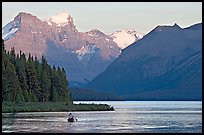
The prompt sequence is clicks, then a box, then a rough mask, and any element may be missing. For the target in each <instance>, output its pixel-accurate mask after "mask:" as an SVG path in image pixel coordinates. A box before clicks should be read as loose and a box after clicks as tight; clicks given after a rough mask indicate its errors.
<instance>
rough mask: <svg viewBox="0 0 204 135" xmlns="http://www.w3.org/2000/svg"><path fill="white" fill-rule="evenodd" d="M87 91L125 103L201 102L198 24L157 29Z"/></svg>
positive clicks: (116, 62)
mask: <svg viewBox="0 0 204 135" xmlns="http://www.w3.org/2000/svg"><path fill="white" fill-rule="evenodd" d="M87 88H90V89H96V90H98V91H102V92H110V93H114V94H117V95H122V96H123V97H124V98H126V99H127V100H202V23H199V24H195V25H192V26H190V27H188V28H184V29H182V28H180V27H179V26H178V25H177V24H175V25H174V26H157V27H156V28H155V29H153V30H152V31H151V32H150V33H148V34H147V35H146V36H144V37H143V38H142V39H141V40H139V41H138V42H136V43H134V44H132V45H130V46H128V47H127V48H125V49H124V50H123V51H122V53H121V55H120V56H119V57H118V58H117V59H116V60H115V61H114V62H113V63H112V64H111V65H109V66H108V68H107V70H105V71H104V72H103V73H101V74H99V75H98V76H97V77H96V78H94V79H93V80H92V81H91V82H90V83H89V84H88V86H87Z"/></svg>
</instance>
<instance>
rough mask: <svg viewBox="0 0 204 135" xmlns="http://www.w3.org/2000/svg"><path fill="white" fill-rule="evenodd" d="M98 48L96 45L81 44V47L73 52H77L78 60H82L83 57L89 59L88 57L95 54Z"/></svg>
mask: <svg viewBox="0 0 204 135" xmlns="http://www.w3.org/2000/svg"><path fill="white" fill-rule="evenodd" d="M98 50H99V48H98V47H97V46H96V45H93V44H89V45H86V46H82V48H81V49H79V50H77V51H75V54H77V57H78V59H79V61H82V60H83V59H87V60H90V58H91V57H92V56H93V55H94V54H96V53H97V52H98Z"/></svg>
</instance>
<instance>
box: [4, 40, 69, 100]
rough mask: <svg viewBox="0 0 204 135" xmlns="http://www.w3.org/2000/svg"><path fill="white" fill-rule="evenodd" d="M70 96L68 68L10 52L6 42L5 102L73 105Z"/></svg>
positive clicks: (13, 49) (43, 59) (12, 50)
mask: <svg viewBox="0 0 204 135" xmlns="http://www.w3.org/2000/svg"><path fill="white" fill-rule="evenodd" d="M70 95H71V94H70V91H69V90H68V81H67V80H66V73H65V70H64V68H60V67H55V66H53V67H51V66H49V65H48V63H47V61H46V59H45V58H44V56H42V59H41V61H39V60H37V58H36V57H35V58H33V56H31V55H29V57H28V58H26V56H25V54H24V53H22V52H21V53H20V54H15V48H12V49H11V51H6V50H5V45H4V41H3V40H2V102H50V101H52V102H69V101H72V100H71V96H70Z"/></svg>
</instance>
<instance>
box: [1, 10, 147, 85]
mask: <svg viewBox="0 0 204 135" xmlns="http://www.w3.org/2000/svg"><path fill="white" fill-rule="evenodd" d="M143 36H144V34H141V33H139V32H136V31H135V30H127V29H125V30H121V31H117V32H115V33H112V34H110V35H107V34H105V33H103V32H101V31H100V30H97V29H94V30H90V31H87V32H79V31H78V30H77V28H76V26H75V25H74V22H73V18H72V17H71V15H70V14H69V13H67V12H62V13H58V14H56V15H53V16H51V17H49V18H47V19H44V20H41V19H39V18H38V17H37V16H33V15H31V14H30V13H25V12H21V13H19V14H18V15H17V16H16V17H15V18H14V20H13V21H11V22H9V23H8V24H7V25H6V26H4V27H3V28H2V38H3V39H4V40H5V45H6V46H5V47H6V50H10V48H11V47H15V50H16V52H17V53H19V52H20V50H22V52H24V53H25V54H26V55H27V56H28V54H29V53H31V54H32V55H33V56H35V55H36V56H37V57H38V58H39V59H40V58H41V56H42V55H44V56H45V57H46V59H47V60H48V63H49V64H51V65H57V66H60V67H64V68H65V70H66V73H67V78H68V80H69V82H70V85H71V86H72V87H82V86H84V85H85V84H87V83H88V82H89V81H91V80H92V79H93V78H94V77H96V76H97V75H98V74H99V73H101V72H103V71H104V70H105V69H106V68H107V66H108V65H109V64H111V63H112V61H113V60H115V59H116V58H117V57H118V56H119V55H120V53H121V50H122V49H124V48H125V47H127V46H128V45H130V44H132V43H134V42H136V41H138V40H139V39H141V38H142V37H143Z"/></svg>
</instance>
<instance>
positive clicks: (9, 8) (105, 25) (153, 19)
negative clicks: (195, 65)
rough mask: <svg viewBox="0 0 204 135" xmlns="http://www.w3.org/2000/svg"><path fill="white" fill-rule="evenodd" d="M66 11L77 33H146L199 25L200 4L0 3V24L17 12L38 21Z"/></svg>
mask: <svg viewBox="0 0 204 135" xmlns="http://www.w3.org/2000/svg"><path fill="white" fill-rule="evenodd" d="M62 11H67V12H69V13H70V15H71V16H72V17H73V20H74V24H75V25H76V27H77V29H78V30H79V31H83V32H84V31H89V30H91V29H99V30H101V31H103V32H113V31H116V30H121V29H126V28H128V29H135V30H136V31H138V32H141V33H144V34H147V33H148V32H150V31H151V30H152V29H153V28H155V27H156V26H157V25H174V23H177V24H178V25H179V26H180V27H182V28H184V27H188V26H190V25H192V24H195V23H199V22H202V2H2V25H3V26H4V25H6V24H7V23H8V22H9V21H12V20H13V19H14V17H15V16H16V15H17V14H18V13H19V12H28V13H31V14H32V15H34V16H37V17H38V18H40V19H45V18H48V17H50V16H52V15H55V14H56V13H59V12H62Z"/></svg>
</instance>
